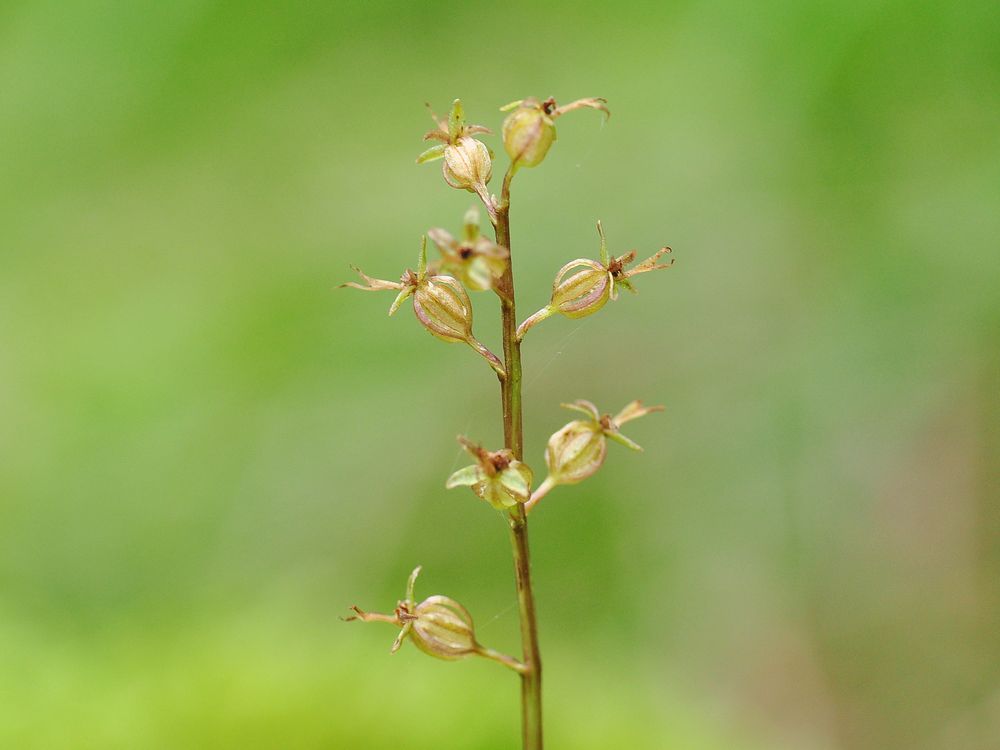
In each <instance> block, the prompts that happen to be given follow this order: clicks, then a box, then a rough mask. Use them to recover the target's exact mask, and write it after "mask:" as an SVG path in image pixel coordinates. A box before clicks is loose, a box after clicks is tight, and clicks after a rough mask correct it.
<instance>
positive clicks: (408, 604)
mask: <svg viewBox="0 0 1000 750" xmlns="http://www.w3.org/2000/svg"><path fill="white" fill-rule="evenodd" d="M420 570H421V567H420V566H419V565H418V566H417V567H416V568H414V569H413V572H412V573H410V578H409V580H407V582H406V598H405V599H402V600H400V601H399V602H397V603H396V609H395V610H394V611H393V613H392V614H391V615H385V614H381V613H378V612H365V611H364V610H362V609H361V608H360V607H351V611H352V612H353V613H354V614H353V615H351V616H350V617H346V618H344V619H345V620H347V621H348V622H350V621H352V620H360V621H362V622H388V623H392V624H393V625H396V626H397V627H399V635H397V636H396V640H395V641H394V642H393V644H392V648H391V649H390V650H389V652H390V653H393V654H394V653H396V652H397V651H398V650H399V647H400V646H401V645H403V641H404V640H406V638H407V637H408V638H409V639H410V640H411V641H413V644H414V645H415V646H416V647H417V648H419V649H420V650H421V651H423V652H424V653H425V654H427V655H428V656H433V657H436V658H438V659H444V660H445V661H455V660H457V659H462V658H464V657H466V656H469V655H471V654H476V655H478V656H485V657H486V658H487V659H493V660H494V661H498V662H500V663H501V664H503V665H505V666H507V667H510V668H511V669H513V670H515V671H517V672H523V671H524V669H525V667H524V665H523V664H522V663H521V662H519V661H518V660H517V659H514V658H512V657H510V656H506V655H504V654H501V653H499V652H498V651H494V650H493V649H490V648H486V647H485V646H483V645H481V644H480V643H479V642H478V641H477V640H476V632H475V628H474V626H473V624H472V615H471V614H469V610H467V609H466V608H465V607H463V606H462V605H461V604H459V603H458V602H456V601H455V600H454V599H452V598H450V597H447V596H441V595H440V594H435V595H434V596H429V597H427V598H426V599H424V600H423V601H422V602H420V603H419V604H418V603H417V602H416V600H415V599H414V596H413V589H414V586H415V585H416V582H417V576H419V575H420Z"/></svg>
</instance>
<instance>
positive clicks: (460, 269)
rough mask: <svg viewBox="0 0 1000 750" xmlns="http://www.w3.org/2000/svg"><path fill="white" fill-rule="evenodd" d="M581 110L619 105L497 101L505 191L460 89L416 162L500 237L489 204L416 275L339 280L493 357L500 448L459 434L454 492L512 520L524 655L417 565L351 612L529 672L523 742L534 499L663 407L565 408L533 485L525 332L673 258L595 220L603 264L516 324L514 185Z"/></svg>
mask: <svg viewBox="0 0 1000 750" xmlns="http://www.w3.org/2000/svg"><path fill="white" fill-rule="evenodd" d="M578 109H596V110H599V111H601V112H603V113H604V114H605V116H608V115H609V114H610V113H609V110H608V108H607V103H606V102H605V100H604V99H599V98H590V99H578V100H576V101H574V102H571V103H570V104H567V105H564V106H561V107H560V106H558V105H557V103H556V102H555V100H554V99H551V98H549V99H546V100H539V99H536V98H530V97H529V98H527V99H523V100H520V101H517V102H513V103H512V104H510V105H507V106H506V107H503V108H501V110H502V111H504V112H507V113H508V114H507V115H506V118H505V119H504V121H503V124H502V127H501V134H502V143H503V150H504V151H505V152H506V154H507V156H508V157H509V158H510V162H509V166H508V168H507V170H506V172H505V174H504V179H503V182H502V184H501V188H500V195H499V197H498V196H496V195H493V194H491V193H490V192H489V188H488V185H489V183H490V181H491V179H492V176H493V159H494V154H493V151H492V149H490V148H489V147H488V146H486V144H485V143H483V141H482V140H480V136H484V135H489V134H490V130H489V129H488V128H486V127H483V126H481V125H469V124H467V123H466V119H465V110H464V107H463V106H462V104H461V102H460V101H459V100H457V99H456V100H455V102H454V103H453V105H452V108H451V111H450V112H449V115H448V117H447V118H437V117H436V116H434V121H435V124H436V127H435V129H433V130H431V131H430V132H429V133H427V134H426V135H425V136H424V138H425V140H431V141H437V143H436V144H435V145H433V146H431V147H430V148H428V149H427V150H426V151H424V152H423V153H422V154H420V156H419V157H418V158H417V162H418V163H421V164H422V163H426V162H430V161H434V160H437V159H442V160H443V163H442V175H443V177H444V180H445V182H446V183H447V184H448V185H449V186H451V187H453V188H455V189H460V190H466V191H468V192H471V193H473V194H475V195H476V196H477V197H478V199H479V201H480V202H481V203H482V206H483V207H484V208H485V210H486V213H487V215H488V217H489V220H490V223H491V224H492V225H493V229H494V239H490V238H488V237H485V236H483V235H482V234H481V233H480V222H479V212H478V210H476V209H475V207H473V208H471V209H469V211H468V212H466V214H465V216H464V218H463V222H462V227H463V229H462V232H461V234H460V235H459V236H458V237H455V236H453V235H452V234H451V233H450V232H449V231H448V230H446V229H444V228H441V227H434V228H431V229H428V230H426V232H425V236H424V238H423V240H422V242H421V250H420V255H419V258H418V263H417V270H416V271H413V270H409V269H408V270H406V271H405V272H404V273H403V274H402V276H401V277H400V279H399V281H387V280H384V279H377V278H373V277H370V276H368V275H366V274H365V273H363V272H361V271H360V270H359V269H355V270H357V271H358V273H359V274H360V275H361V277H362V280H363V281H364V283H363V284H361V283H357V282H348V283H346V284H343V285H342V286H347V287H352V288H355V289H360V290H363V291H394V292H396V298H395V300H394V301H393V303H392V305H391V306H390V308H389V314H390V315H392V314H394V313H395V312H396V311H397V310H398V309H399V308H400V307H401V306H402V304H403V303H404V302H405V301H406V300H408V299H410V298H412V306H413V311H414V314H415V316H416V318H417V321H418V322H419V323H420V324H421V325H422V326H423V327H424V328H425V329H426V330H427V331H428V332H430V333H431V334H432V335H433V336H435V337H436V338H438V339H441V340H443V341H446V342H451V343H465V344H467V345H468V346H469V347H471V348H472V349H473V350H475V351H476V352H477V353H478V354H479V355H480V356H482V357H483V358H484V359H485V360H486V361H487V363H488V364H489V365H490V367H491V368H492V369H493V371H494V372H495V373H496V375H497V377H498V379H499V382H500V407H501V415H502V420H503V434H504V444H503V446H502V447H500V448H498V449H496V450H490V449H488V448H486V447H484V446H483V445H481V444H479V443H477V442H474V441H473V440H470V439H469V438H467V437H465V436H460V437H459V438H458V440H459V444H460V445H461V446H462V448H463V450H464V451H465V452H466V453H467V454H468V455H469V457H470V458H471V459H472V462H471V463H470V464H469V465H467V466H464V467H462V468H460V469H458V470H457V471H454V472H452V474H451V475H450V476H449V477H448V478H447V480H446V481H445V482H444V486H445V488H446V489H454V488H462V487H465V488H468V489H469V490H471V492H472V494H473V495H474V496H475V497H476V498H478V500H481V501H483V502H484V503H485V506H488V507H489V508H492V509H493V510H494V511H496V512H497V513H499V514H500V516H501V517H502V518H503V519H504V521H505V523H506V525H507V527H508V531H509V535H510V539H511V550H512V555H513V562H514V572H515V575H514V580H515V589H516V593H517V603H518V610H519V621H520V629H521V642H522V651H523V653H522V656H521V657H520V658H515V657H512V656H508V655H506V654H502V653H500V652H498V651H495V650H493V649H490V648H487V647H485V646H483V645H482V644H480V643H479V641H478V640H477V637H476V633H475V628H474V625H473V620H472V615H471V614H470V613H469V611H468V610H467V609H466V608H465V607H464V606H462V605H461V604H459V603H458V602H457V601H455V600H454V599H451V598H450V597H447V596H442V595H434V596H430V597H428V598H426V599H424V600H422V601H419V602H418V601H417V600H416V599H415V597H414V593H413V590H414V586H415V582H416V579H417V576H418V574H419V572H420V568H419V567H417V568H416V569H415V570H414V571H413V573H412V574H411V575H410V578H409V581H408V583H407V588H406V597H405V598H404V599H402V600H400V601H399V602H398V603H397V605H396V608H395V610H394V611H393V613H392V614H381V613H376V612H367V611H365V610H362V609H360V608H359V607H352V608H351V609H352V615H351V616H350V617H348V618H346V619H348V620H357V621H361V622H377V623H384V624H390V625H393V626H395V627H396V628H398V630H399V632H398V633H397V637H396V639H395V641H394V642H393V645H392V648H391V651H392V652H393V653H394V652H396V651H397V650H398V649H399V648H400V647H401V646H402V644H403V643H404V642H406V641H411V642H412V643H413V644H414V646H416V647H417V648H418V649H419V650H420V651H423V652H424V653H426V654H428V655H430V656H433V657H435V658H438V659H442V660H444V661H458V660H461V659H464V658H466V657H471V656H479V657H483V658H486V659H490V660H492V661H495V662H497V663H499V664H501V665H503V666H505V667H507V668H509V669H511V670H512V671H514V672H516V673H517V674H518V675H519V677H520V680H521V737H522V747H523V748H524V750H542V748H543V725H542V658H541V648H540V645H539V633H538V619H537V613H536V604H535V596H534V590H533V585H532V569H531V561H530V549H529V544H528V512H529V511H533V510H534V509H536V508H537V507H538V505H539V503H540V502H541V500H542V499H543V498H545V497H546V496H548V495H549V493H550V492H551V491H552V490H553V489H554V488H556V487H559V486H569V485H574V484H577V483H579V482H582V481H584V480H585V479H587V478H588V477H590V476H592V475H593V474H594V473H596V472H597V471H598V469H600V468H601V467H602V466H603V465H604V462H605V459H606V456H607V443H608V441H609V440H610V441H613V442H617V443H620V444H622V445H624V446H625V447H627V448H630V449H632V450H635V451H641V450H642V448H640V447H639V445H638V444H636V443H635V442H634V441H633V440H632V439H631V438H629V437H626V436H625V435H623V434H622V432H621V428H622V426H623V425H624V424H626V423H628V422H630V421H632V420H635V419H638V418H639V417H643V416H646V415H648V414H650V413H652V412H656V411H660V410H662V409H663V407H662V406H653V407H647V406H643V405H642V403H641V402H639V401H632V402H630V403H629V404H627V405H626V406H625V407H624V408H623V409H621V410H620V411H619V412H618V413H617V414H615V415H614V416H612V415H610V414H602V413H601V412H600V411H599V410H598V409H597V407H596V406H595V405H594V404H592V403H591V402H589V401H586V400H577V401H574V402H572V403H567V404H563V406H565V407H566V408H568V409H571V410H573V411H576V412H578V413H580V414H581V415H582V417H580V418H577V419H574V420H572V421H571V422H569V423H567V424H565V425H564V426H563V427H561V428H560V429H559V430H557V431H556V432H555V433H553V435H552V436H551V437H550V438H549V440H548V443H547V445H546V449H545V454H544V461H545V466H546V469H547V474H546V477H545V479H544V480H542V481H541V482H540V483H539V484H538V485H537V486H535V477H536V474H535V472H534V471H533V470H532V469H531V467H530V466H529V465H528V464H527V463H526V462H525V457H524V430H523V409H522V394H521V383H522V370H521V345H522V341H523V339H524V338H525V336H526V334H527V333H528V332H529V331H530V330H531V329H532V328H533V327H534V326H536V325H537V324H539V323H540V322H542V321H543V320H545V319H547V318H549V317H552V316H553V315H556V314H560V315H563V316H565V317H568V318H571V319H577V318H584V317H587V316H589V315H593V314H594V313H596V312H598V311H599V310H601V309H602V308H603V307H604V306H605V305H606V304H607V303H608V302H609V301H614V300H617V299H618V292H619V290H620V289H622V288H624V289H627V290H628V291H630V292H635V288H634V286H633V284H632V281H631V280H632V278H633V277H635V276H637V275H639V274H643V273H648V272H650V271H654V270H659V269H663V268H667V267H668V266H669V265H671V264H672V263H661V262H660V259H661V258H662V257H663V256H664V255H665V254H667V253H669V252H670V249H669V248H667V247H664V248H662V249H660V250H659V251H657V252H656V253H654V254H653V255H652V256H651V257H649V258H648V259H647V260H645V261H643V262H642V263H639V264H638V265H635V266H632V265H631V264H632V263H633V261H634V260H635V257H636V252H635V251H634V250H633V251H630V252H628V253H625V254H623V255H620V256H617V257H615V256H612V255H611V254H609V252H608V249H607V243H606V240H605V236H604V228H603V226H602V224H601V222H598V223H597V230H598V233H599V235H600V239H601V245H600V254H599V255H600V257H599V260H593V259H589V258H577V259H575V260H571V261H570V262H569V263H566V264H565V265H563V267H562V268H561V269H560V270H559V272H558V273H557V274H556V277H555V281H554V283H553V286H552V294H551V296H550V298H549V301H548V303H547V304H546V305H544V306H543V307H541V308H540V309H539V310H538V311H537V312H535V313H534V314H532V315H530V316H529V317H528V318H526V319H525V320H524V321H523V322H522V323H521V324H520V325H518V323H517V316H516V309H515V290H514V269H513V264H512V261H513V256H512V254H511V249H510V248H511V242H510V193H511V186H512V182H513V179H514V176H515V175H516V174H517V173H518V171H519V170H520V169H521V168H522V167H523V168H533V167H537V166H538V165H539V164H541V163H542V161H543V160H544V159H545V158H547V156H548V154H549V153H550V151H551V148H552V146H553V144H554V143H555V141H556V127H555V122H556V120H558V119H559V118H560V117H562V116H563V115H564V114H567V113H569V112H573V111H575V110H578ZM432 116H433V114H432ZM427 237H429V238H430V239H431V241H432V242H433V244H434V245H435V247H436V248H437V250H438V253H439V257H436V258H435V259H433V260H432V261H430V262H428V260H427ZM484 291H493V292H494V293H495V294H496V297H497V298H498V300H499V304H500V321H501V330H500V335H501V340H502V344H503V350H502V358H501V357H498V356H497V355H495V354H493V352H491V351H490V350H489V349H488V348H487V347H486V346H484V345H483V344H482V343H481V342H480V341H479V340H478V339H477V338H476V337H475V336H474V335H473V332H472V320H473V310H472V307H473V306H472V296H470V292H471V293H472V294H475V293H476V292H484ZM567 494H568V493H567Z"/></svg>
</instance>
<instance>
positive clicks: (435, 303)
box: [340, 237, 506, 378]
mask: <svg viewBox="0 0 1000 750" xmlns="http://www.w3.org/2000/svg"><path fill="white" fill-rule="evenodd" d="M352 267H353V266H352ZM353 268H354V270H355V271H357V272H358V274H360V275H361V278H363V279H364V280H365V284H358V283H356V282H353V281H349V282H347V283H346V284H341V285H340V286H341V287H351V288H353V289H361V290H362V291H365V292H378V291H383V290H387V289H392V290H396V291H398V292H399V294H397V295H396V299H395V300H394V301H393V303H392V305H391V306H390V307H389V315H392V314H393V313H395V312H396V310H398V309H399V307H400V305H402V304H403V302H404V301H405V300H406V299H407V298H409V297H411V296H412V297H413V312H414V313H415V314H416V316H417V320H419V321H420V324H421V325H423V327H424V328H426V329H427V330H428V331H430V332H431V333H432V334H433V335H434V336H436V337H437V338H439V339H441V340H442V341H448V342H459V341H461V342H463V343H466V344H468V345H469V346H471V347H472V348H473V349H475V350H476V351H477V352H479V354H480V355H482V356H483V357H484V358H485V359H486V361H487V362H489V364H490V367H492V368H493V370H494V371H495V372H496V373H497V374H498V375H499V376H500V377H501V378H503V377H506V374H505V372H504V367H503V364H502V363H501V362H500V360H499V359H498V358H497V356H496V355H495V354H493V352H491V351H490V350H489V349H487V348H486V347H485V346H483V344H481V343H480V342H479V340H478V339H476V337H475V336H474V335H473V334H472V301H471V300H470V299H469V295H468V293H467V292H466V291H465V288H464V287H463V286H462V284H461V283H460V282H459V281H458V279H456V278H454V277H453V276H447V275H444V274H437V273H431V272H429V271H428V268H427V238H426V237H424V238H423V239H422V241H421V244H420V256H419V258H418V260H417V270H416V271H415V272H414V271H411V270H410V269H407V270H406V271H404V272H403V275H402V276H401V277H400V279H399V281H386V280H385V279H376V278H372V277H371V276H368V275H367V274H366V273H365V272H364V271H362V270H361V269H360V268H357V267H353Z"/></svg>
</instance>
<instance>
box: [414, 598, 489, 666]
mask: <svg viewBox="0 0 1000 750" xmlns="http://www.w3.org/2000/svg"><path fill="white" fill-rule="evenodd" d="M412 617H413V620H412V626H411V630H410V637H411V638H412V639H413V643H414V645H416V646H417V648H419V649H420V650H421V651H423V652H424V653H425V654H428V655H429V656H435V657H437V658H438V659H445V660H448V661H454V660H455V659H461V658H462V657H463V656H468V655H469V654H474V653H476V652H477V651H478V650H479V648H480V646H479V644H478V643H476V633H475V630H474V629H473V626H472V615H470V614H469V610H467V609H466V608H465V607H463V606H462V605H461V604H459V603H458V602H456V601H455V600H454V599H451V598H449V597H447V596H441V595H435V596H430V597H428V598H427V599H424V600H423V601H422V602H420V604H418V605H417V606H416V607H415V608H414V610H413V615H412Z"/></svg>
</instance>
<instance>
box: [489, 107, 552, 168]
mask: <svg viewBox="0 0 1000 750" xmlns="http://www.w3.org/2000/svg"><path fill="white" fill-rule="evenodd" d="M502 133H503V147H504V150H505V151H506V152H507V155H508V156H509V157H510V159H511V161H512V162H513V163H514V164H515V165H516V166H519V167H536V166H538V165H539V164H541V163H542V159H544V158H545V155H546V154H547V153H548V152H549V147H550V146H552V142H553V141H554V140H555V139H556V126H555V124H554V123H553V122H552V120H551V119H550V118H549V115H548V113H546V112H545V110H544V109H543V107H542V105H541V103H540V102H539V101H538V100H537V99H525V100H524V101H523V102H520V103H519V104H518V106H517V109H515V110H514V111H513V112H511V113H510V114H509V115H507V119H505V120H504V121H503V131H502Z"/></svg>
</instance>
